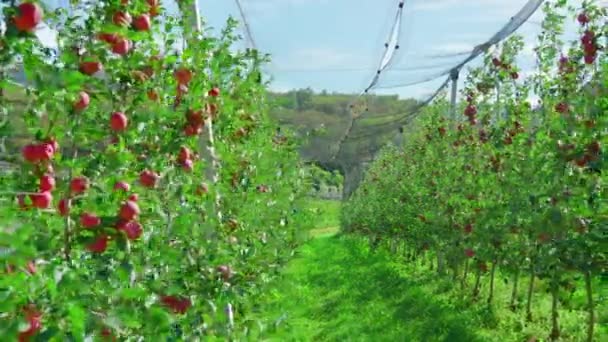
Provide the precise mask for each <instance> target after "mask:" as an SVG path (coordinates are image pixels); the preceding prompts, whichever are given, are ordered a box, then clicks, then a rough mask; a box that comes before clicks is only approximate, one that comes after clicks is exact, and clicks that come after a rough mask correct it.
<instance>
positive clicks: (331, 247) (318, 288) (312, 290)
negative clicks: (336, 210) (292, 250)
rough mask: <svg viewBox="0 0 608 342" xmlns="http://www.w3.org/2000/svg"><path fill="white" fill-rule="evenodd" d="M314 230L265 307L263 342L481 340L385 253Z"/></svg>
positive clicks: (330, 232)
mask: <svg viewBox="0 0 608 342" xmlns="http://www.w3.org/2000/svg"><path fill="white" fill-rule="evenodd" d="M336 232H337V229H336V228H325V229H316V230H313V231H312V232H311V235H312V236H313V237H315V238H314V239H313V240H311V241H310V242H309V243H308V244H306V245H305V246H303V247H302V248H301V249H300V251H299V256H298V257H296V258H295V259H294V260H293V261H292V262H291V263H290V264H289V266H288V267H287V269H286V270H285V273H284V277H283V278H282V279H281V280H280V282H279V284H277V285H276V287H274V288H273V289H272V290H271V291H270V292H269V294H268V295H267V297H266V298H265V301H266V302H267V303H268V304H267V305H264V310H263V312H259V313H258V314H259V318H258V319H264V320H265V322H266V331H265V332H264V333H262V334H261V335H259V336H253V337H254V339H255V340H259V341H374V342H376V341H454V342H458V341H467V342H473V341H481V340H480V339H479V338H478V337H477V336H475V335H474V334H473V333H472V332H470V329H468V328H467V322H466V321H465V320H464V319H463V318H460V317H459V315H458V313H457V312H456V311H455V310H451V309H449V308H446V307H445V306H444V305H442V304H439V303H434V302H433V301H432V300H431V299H429V297H428V295H427V294H426V293H424V291H423V290H422V289H421V288H419V285H418V284H416V283H415V282H414V281H409V280H406V279H405V278H403V277H402V276H401V275H400V274H399V272H398V271H397V270H396V269H395V267H394V266H395V265H394V264H392V263H391V262H390V261H389V259H388V255H386V254H383V253H378V254H370V253H369V252H368V250H367V247H366V246H365V244H363V243H361V242H360V241H357V240H355V239H352V238H346V237H340V236H337V235H335V233H336Z"/></svg>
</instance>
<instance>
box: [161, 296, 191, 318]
mask: <svg viewBox="0 0 608 342" xmlns="http://www.w3.org/2000/svg"><path fill="white" fill-rule="evenodd" d="M160 301H161V303H162V304H163V305H164V306H166V307H168V308H169V309H171V311H173V313H176V314H185V313H186V311H187V310H188V309H189V308H190V307H191V306H192V302H191V301H190V299H189V298H178V297H176V296H161V297H160Z"/></svg>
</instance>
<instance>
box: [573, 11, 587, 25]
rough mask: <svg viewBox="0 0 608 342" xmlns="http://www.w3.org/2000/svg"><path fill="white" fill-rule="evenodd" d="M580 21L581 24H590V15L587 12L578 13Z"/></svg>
mask: <svg viewBox="0 0 608 342" xmlns="http://www.w3.org/2000/svg"><path fill="white" fill-rule="evenodd" d="M576 19H577V20H578V22H579V24H581V25H587V24H589V21H590V20H589V16H587V14H586V13H581V14H579V15H578V17H577V18H576Z"/></svg>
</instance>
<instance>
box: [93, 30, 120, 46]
mask: <svg viewBox="0 0 608 342" xmlns="http://www.w3.org/2000/svg"><path fill="white" fill-rule="evenodd" d="M97 39H99V40H101V41H102V42H106V43H108V44H114V43H116V41H117V40H118V35H117V34H116V33H105V32H101V33H98V34H97Z"/></svg>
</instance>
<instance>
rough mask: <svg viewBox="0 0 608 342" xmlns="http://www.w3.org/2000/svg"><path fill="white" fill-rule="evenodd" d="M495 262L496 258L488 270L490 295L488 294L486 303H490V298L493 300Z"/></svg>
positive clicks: (496, 261) (496, 262)
mask: <svg viewBox="0 0 608 342" xmlns="http://www.w3.org/2000/svg"><path fill="white" fill-rule="evenodd" d="M497 264H498V259H496V260H494V262H493V263H492V270H491V271H490V295H489V296H488V304H492V300H494V275H495V274H496V265H497Z"/></svg>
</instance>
